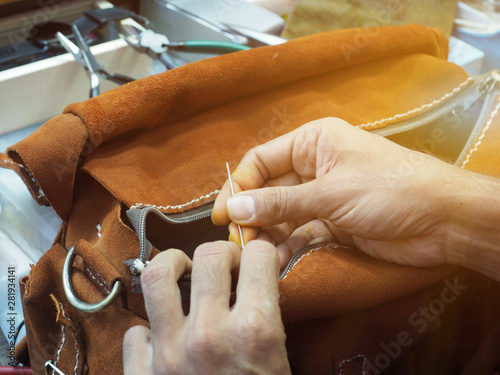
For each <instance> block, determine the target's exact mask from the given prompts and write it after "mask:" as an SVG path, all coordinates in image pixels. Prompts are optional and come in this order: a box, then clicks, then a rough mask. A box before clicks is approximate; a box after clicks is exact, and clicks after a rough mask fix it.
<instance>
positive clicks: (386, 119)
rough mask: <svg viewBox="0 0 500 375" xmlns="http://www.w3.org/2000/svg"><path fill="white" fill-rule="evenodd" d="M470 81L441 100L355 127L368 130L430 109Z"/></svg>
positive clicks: (466, 81)
mask: <svg viewBox="0 0 500 375" xmlns="http://www.w3.org/2000/svg"><path fill="white" fill-rule="evenodd" d="M470 81H472V77H469V78H467V79H466V80H465V81H464V82H462V83H461V84H460V85H459V86H457V87H455V88H454V89H453V90H452V91H450V92H448V93H446V94H444V95H443V96H442V97H441V98H439V99H436V100H433V101H432V102H431V103H428V104H424V105H422V106H420V107H418V108H414V109H412V110H410V111H408V112H406V113H400V114H397V115H394V116H392V117H388V118H385V119H382V120H377V121H374V122H370V123H366V124H362V125H358V126H357V127H358V128H360V129H363V128H368V127H371V126H374V125H380V124H382V123H384V122H389V121H393V120H398V119H400V118H402V117H405V116H408V115H411V114H414V113H416V112H420V111H422V110H424V109H427V108H432V107H434V106H436V105H438V104H439V103H441V102H442V101H444V100H446V99H448V98H449V97H450V96H453V95H455V94H456V93H457V92H458V91H460V90H461V89H462V88H463V87H464V86H466V85H467V84H468V83H469V82H470Z"/></svg>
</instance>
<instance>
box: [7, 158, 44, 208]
mask: <svg viewBox="0 0 500 375" xmlns="http://www.w3.org/2000/svg"><path fill="white" fill-rule="evenodd" d="M2 162H3V163H9V164H12V165H17V166H18V167H21V168H23V169H24V170H25V171H26V173H28V175H29V176H30V177H31V180H32V181H33V183H34V184H35V187H36V188H37V189H38V196H37V198H38V199H40V198H42V197H45V194H44V192H43V191H42V188H41V187H40V185H38V182H36V180H35V178H34V177H33V175H32V174H31V172H30V171H29V169H28V168H26V167H25V166H24V165H22V164H19V163H14V162H13V161H10V160H2Z"/></svg>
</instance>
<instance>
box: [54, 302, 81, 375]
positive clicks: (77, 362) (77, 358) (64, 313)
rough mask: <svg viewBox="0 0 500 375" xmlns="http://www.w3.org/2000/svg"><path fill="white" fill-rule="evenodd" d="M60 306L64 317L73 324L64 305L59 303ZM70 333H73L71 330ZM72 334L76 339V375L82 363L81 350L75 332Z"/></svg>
mask: <svg viewBox="0 0 500 375" xmlns="http://www.w3.org/2000/svg"><path fill="white" fill-rule="evenodd" d="M59 305H60V306H61V311H62V313H63V316H64V317H65V318H66V319H67V320H68V321H69V322H71V323H73V321H72V320H71V319H70V318H68V317H67V316H66V312H65V311H64V307H63V305H62V303H61V302H59ZM70 331H71V330H70ZM71 334H72V335H73V338H74V339H75V349H76V365H75V368H74V370H75V372H74V374H75V375H76V371H77V370H78V364H79V363H80V350H79V349H78V342H77V341H76V336H75V334H74V332H73V331H71Z"/></svg>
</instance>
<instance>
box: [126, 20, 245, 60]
mask: <svg viewBox="0 0 500 375" xmlns="http://www.w3.org/2000/svg"><path fill="white" fill-rule="evenodd" d="M121 27H122V30H124V31H125V32H126V33H127V34H128V35H124V34H120V37H121V38H122V39H124V40H125V41H126V42H127V43H128V44H129V45H130V46H132V47H133V48H134V49H135V50H136V51H138V52H141V53H146V54H148V55H149V56H150V57H151V58H153V59H159V60H160V61H161V62H162V63H163V64H164V65H165V67H166V68H167V69H173V68H175V64H174V62H173V61H172V59H171V58H170V57H169V56H168V53H167V51H168V50H172V51H186V52H202V53H203V52H204V53H218V54H221V53H228V52H235V51H243V50H247V49H250V48H251V47H249V46H246V45H243V44H238V43H232V42H224V41H217V40H187V41H181V42H171V41H169V40H168V38H167V37H166V36H165V35H163V34H159V33H157V32H154V31H153V30H151V29H146V28H144V27H142V26H141V25H139V24H135V25H130V24H127V25H123V24H122V25H121Z"/></svg>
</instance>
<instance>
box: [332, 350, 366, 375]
mask: <svg viewBox="0 0 500 375" xmlns="http://www.w3.org/2000/svg"><path fill="white" fill-rule="evenodd" d="M354 358H363V375H365V374H366V357H365V355H364V354H358V355H355V356H352V357H351V358H349V359H344V360H343V361H342V362H340V363H339V375H342V370H343V368H342V365H343V364H344V362H351V361H353V360H354Z"/></svg>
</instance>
